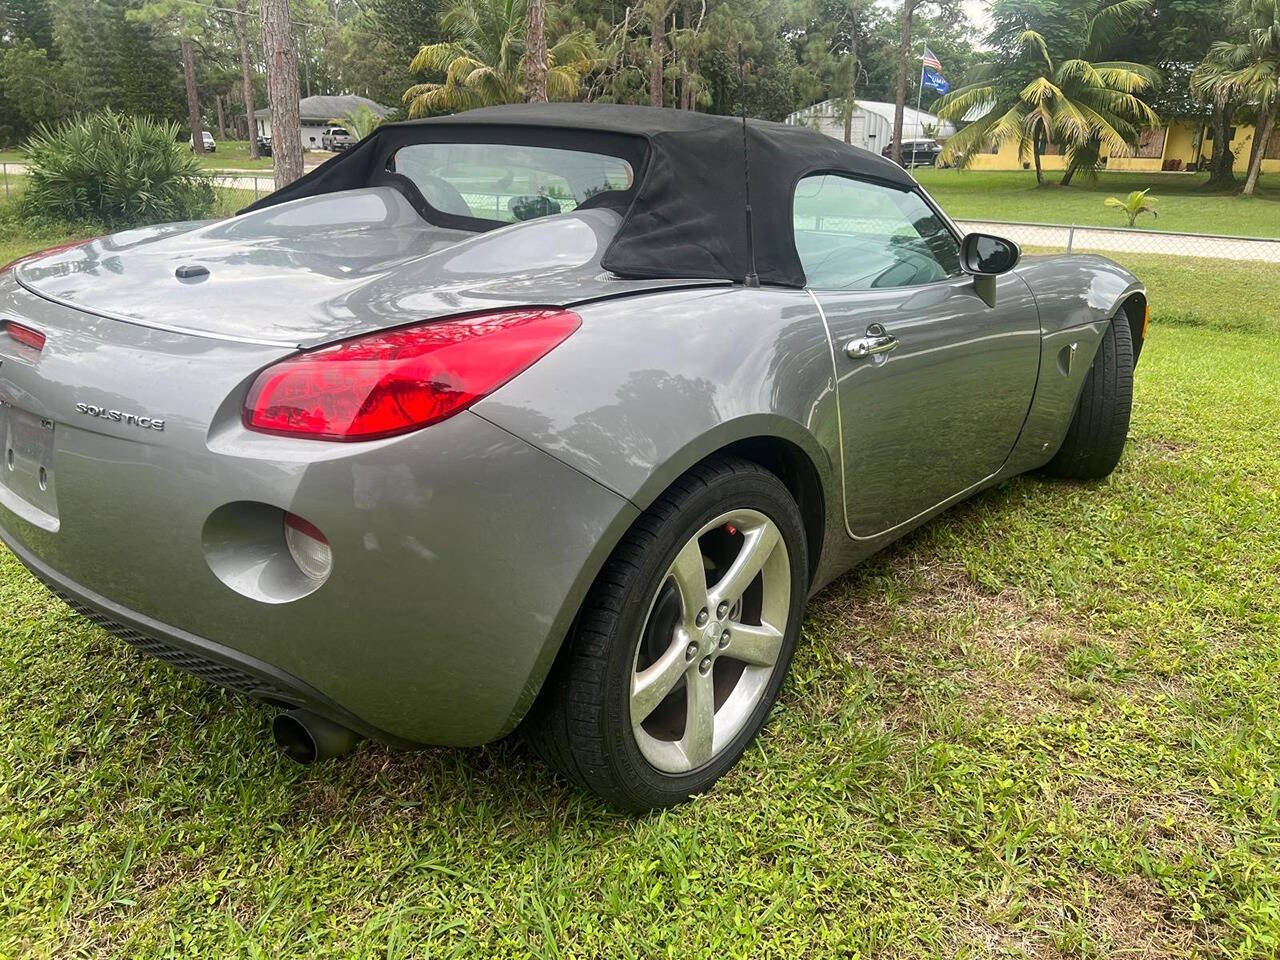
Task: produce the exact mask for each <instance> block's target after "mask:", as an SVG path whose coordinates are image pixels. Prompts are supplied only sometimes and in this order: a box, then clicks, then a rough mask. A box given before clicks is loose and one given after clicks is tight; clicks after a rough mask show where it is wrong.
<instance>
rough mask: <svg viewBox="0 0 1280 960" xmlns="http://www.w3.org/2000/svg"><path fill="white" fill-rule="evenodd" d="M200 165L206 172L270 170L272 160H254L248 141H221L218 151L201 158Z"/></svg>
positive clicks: (261, 158) (268, 158)
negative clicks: (250, 154)
mask: <svg viewBox="0 0 1280 960" xmlns="http://www.w3.org/2000/svg"><path fill="white" fill-rule="evenodd" d="M200 165H201V166H202V167H204V168H205V169H206V170H270V169H271V158H270V157H258V158H257V159H256V160H255V159H252V158H251V157H250V156H249V141H248V140H219V141H218V149H217V151H215V152H214V153H206V154H205V155H204V156H202V157H200Z"/></svg>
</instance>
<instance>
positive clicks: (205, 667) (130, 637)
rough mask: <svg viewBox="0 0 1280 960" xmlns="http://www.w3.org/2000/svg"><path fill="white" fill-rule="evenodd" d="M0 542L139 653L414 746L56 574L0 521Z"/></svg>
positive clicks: (256, 665) (287, 679)
mask: <svg viewBox="0 0 1280 960" xmlns="http://www.w3.org/2000/svg"><path fill="white" fill-rule="evenodd" d="M0 543H3V544H4V545H5V546H7V547H8V548H9V549H10V550H12V551H13V554H14V556H16V557H17V558H18V560H20V561H21V562H22V565H23V566H25V567H26V568H27V569H28V570H29V571H31V574H32V576H34V577H35V578H36V579H37V580H39V581H40V582H41V583H43V584H44V585H45V586H46V587H48V588H49V590H50V591H51V592H52V593H54V594H55V595H56V596H57V597H58V598H59V599H61V600H62V601H63V602H64V603H66V604H67V606H69V607H71V609H73V610H74V611H76V613H78V614H80V615H81V616H82V617H84V618H85V619H86V620H89V621H90V622H91V623H94V624H95V625H97V626H98V627H101V628H102V629H103V630H105V631H106V632H107V633H110V634H111V635H112V636H114V637H116V638H118V639H120V640H123V641H124V642H125V643H127V644H129V645H130V646H132V647H134V648H135V649H137V650H138V651H139V652H140V653H143V654H145V655H147V656H149V657H154V658H155V659H157V660H162V661H164V662H165V663H167V664H168V665H169V666H171V667H174V668H175V669H178V670H182V671H183V672H184V673H189V674H191V675H193V676H196V677H199V678H200V679H201V680H205V681H207V682H209V683H212V684H214V685H216V686H219V687H222V688H223V689H225V690H230V691H232V692H233V693H239V694H243V695H244V696H247V697H252V698H254V699H256V700H263V701H265V702H267V703H271V704H274V705H275V706H278V707H281V708H289V707H305V708H306V709H308V710H310V711H311V712H312V713H315V714H318V715H319V716H322V717H326V718H328V719H330V720H332V721H334V722H335V723H339V724H341V725H342V726H344V727H348V728H350V729H352V730H355V731H357V732H358V733H360V734H362V735H363V736H365V737H368V738H370V739H373V740H380V741H382V742H383V743H387V744H390V745H392V746H397V747H410V746H413V744H412V742H411V741H407V740H402V739H401V738H399V737H397V736H395V735H393V734H390V733H387V732H386V731H385V730H379V729H378V728H376V727H373V726H370V725H369V724H367V723H365V722H364V721H363V720H361V719H360V718H359V717H357V716H356V715H355V714H353V713H351V712H350V711H349V710H346V709H344V708H343V707H341V706H340V705H338V704H336V703H334V702H333V701H332V700H330V699H329V698H328V697H326V696H325V695H324V694H322V693H321V692H320V691H318V690H316V689H315V688H314V687H311V686H308V685H307V684H306V683H304V682H303V681H301V680H299V679H298V678H297V677H295V676H292V675H291V674H288V673H285V672H284V671H283V670H279V669H277V668H276V667H273V666H272V665H271V664H269V663H266V662H264V661H262V660H259V659H257V658H256V657H252V656H249V655H248V654H246V653H242V652H241V651H239V650H235V649H233V648H232V647H228V646H226V645H224V644H221V643H215V642H214V641H212V640H208V639H206V638H205V637H198V636H196V635H195V634H192V633H188V632H186V631H185V630H180V629H179V628H177V627H174V626H171V625H169V624H166V623H161V622H160V621H159V620H155V619H153V618H151V617H148V616H145V615H143V614H141V613H138V612H136V611H134V610H126V609H125V608H124V607H122V606H120V605H119V604H117V603H113V602H112V601H110V600H108V599H107V598H106V597H104V596H102V595H101V594H97V593H94V592H93V591H92V590H88V589H86V588H85V587H83V586H81V585H80V584H78V583H74V582H72V581H70V580H68V579H67V578H66V577H63V576H60V575H59V574H58V573H56V572H55V571H54V570H52V569H51V568H50V567H49V566H47V565H46V564H44V563H41V562H40V560H38V559H37V558H36V557H35V556H34V555H33V554H32V553H31V552H30V551H29V550H26V549H25V548H23V547H22V545H21V544H19V543H17V542H16V541H14V540H13V539H11V538H10V537H9V536H8V535H7V534H6V533H5V531H4V528H3V527H0Z"/></svg>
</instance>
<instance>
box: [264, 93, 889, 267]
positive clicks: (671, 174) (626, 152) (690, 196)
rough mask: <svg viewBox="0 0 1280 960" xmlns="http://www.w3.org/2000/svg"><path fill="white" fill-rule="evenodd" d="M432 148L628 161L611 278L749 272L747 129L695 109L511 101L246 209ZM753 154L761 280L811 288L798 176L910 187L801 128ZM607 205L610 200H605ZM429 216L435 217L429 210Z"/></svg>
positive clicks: (351, 155)
mask: <svg viewBox="0 0 1280 960" xmlns="http://www.w3.org/2000/svg"><path fill="white" fill-rule="evenodd" d="M436 140H452V141H464V142H491V143H521V144H525V145H533V146H550V147H562V148H573V147H578V148H580V149H584V150H594V151H598V152H608V153H613V154H615V155H618V156H621V157H623V158H625V159H627V160H629V161H631V162H632V166H633V168H634V169H635V170H636V171H637V174H636V183H635V185H634V187H633V188H632V189H630V190H628V191H626V192H625V193H624V194H621V195H619V197H618V198H615V201H614V202H617V201H618V200H619V199H620V201H621V203H622V206H621V208H620V210H621V212H622V214H623V222H622V224H621V226H620V227H619V228H618V232H617V234H616V236H615V237H614V240H613V242H612V243H611V244H610V245H609V249H608V250H607V251H606V252H605V255H604V259H603V266H604V267H605V268H606V269H607V270H610V271H611V272H613V273H616V274H618V275H619V276H623V277H633V278H640V279H662V278H666V277H697V278H705V279H717V280H719V279H723V280H736V281H741V280H742V279H743V278H744V277H745V276H746V275H747V274H748V273H749V272H750V256H749V249H748V244H747V239H746V219H745V212H744V211H745V206H746V198H745V190H744V176H743V147H742V121H741V120H740V119H738V118H736V117H723V116H713V115H711V114H705V113H695V112H692V111H688V110H668V109H663V108H660V107H638V106H625V105H619V104H600V103H542V104H511V105H508V106H501V107H485V108H482V109H479V110H469V111H467V112H465V113H459V114H454V115H453V116H448V117H434V118H431V119H428V120H412V121H408V122H405V123H392V124H386V125H384V126H381V127H379V128H378V129H377V130H375V131H374V132H373V133H371V134H370V135H369V136H368V137H366V138H365V139H364V140H362V141H360V143H358V144H357V145H355V146H354V147H351V148H350V149H348V150H347V152H346V153H344V154H342V155H341V156H338V157H335V158H333V159H332V160H330V161H328V162H327V163H325V164H323V165H321V166H320V167H318V168H316V169H315V170H313V171H311V173H309V174H307V175H306V176H304V177H302V178H300V179H298V180H296V181H294V182H293V183H291V184H290V185H289V186H287V187H284V188H282V189H280V190H277V191H276V192H275V193H272V194H269V195H268V196H266V197H263V198H262V199H261V200H259V201H258V202H257V203H255V204H253V206H251V207H249V208H247V209H249V210H256V209H259V208H262V207H268V206H271V205H273V204H277V203H283V202H285V201H286V200H296V199H298V198H300V197H308V196H315V195H318V194H323V193H331V192H333V191H336V190H350V189H354V188H357V187H365V186H373V185H377V184H381V183H392V184H395V181H396V180H398V179H401V178H397V177H395V175H393V174H388V173H387V159H388V158H389V157H390V156H391V155H392V154H393V153H394V152H395V151H396V150H397V149H399V148H400V147H402V146H405V145H407V144H412V143H424V142H431V141H436ZM747 150H748V153H749V166H750V171H751V206H752V213H753V221H754V229H753V231H752V232H753V234H754V237H755V261H756V272H757V273H758V275H759V277H760V280H761V282H762V283H773V284H780V285H783V286H789V287H803V286H804V284H805V276H804V269H803V268H802V267H801V265H800V258H799V256H798V255H797V254H796V248H795V240H794V235H793V229H792V217H791V202H792V195H793V193H794V190H795V185H796V183H797V182H798V181H799V180H800V179H801V178H802V177H805V176H808V175H810V174H814V173H842V174H850V175H854V176H859V177H864V178H871V179H874V180H879V181H881V182H883V183H887V184H892V185H896V186H899V187H901V188H903V189H913V188H914V187H915V181H914V180H912V179H911V177H910V176H909V175H908V174H907V173H906V171H904V170H903V169H902V168H901V167H899V166H898V165H897V164H895V163H893V162H892V161H890V160H887V159H885V158H884V157H879V156H876V155H875V154H873V153H869V152H868V151H866V150H860V149H858V148H856V147H850V146H848V145H847V144H844V143H841V142H840V141H838V140H834V139H832V138H831V137H828V136H825V135H823V134H821V133H818V132H816V131H814V130H809V129H806V128H805V127H798V126H788V125H786V124H781V123H772V122H769V121H765V120H748V121H747ZM395 185H398V186H402V187H403V184H395ZM600 202H601V203H602V204H608V203H609V202H610V201H609V200H608V199H604V198H601V200H600ZM423 212H424V214H425V215H427V216H428V218H429V219H433V220H434V219H437V216H435V215H433V211H432V210H430V209H427V210H424V211H423ZM435 213H438V211H437V212H435ZM439 219H443V220H447V219H448V217H447V216H441V217H439ZM492 226H495V224H492V223H488V224H485V225H484V227H480V228H481V229H483V228H485V227H492Z"/></svg>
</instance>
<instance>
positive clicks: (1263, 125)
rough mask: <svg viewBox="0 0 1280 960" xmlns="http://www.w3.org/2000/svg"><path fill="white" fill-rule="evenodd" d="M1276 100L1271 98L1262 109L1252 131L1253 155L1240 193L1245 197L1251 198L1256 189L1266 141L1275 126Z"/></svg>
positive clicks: (1265, 149) (1264, 154) (1265, 150)
mask: <svg viewBox="0 0 1280 960" xmlns="http://www.w3.org/2000/svg"><path fill="white" fill-rule="evenodd" d="M1277 105H1278V104H1277V102H1276V98H1275V97H1272V98H1271V102H1270V103H1268V104H1266V105H1265V106H1264V107H1263V108H1262V113H1261V114H1260V115H1259V117H1258V125H1257V126H1256V127H1254V130H1253V140H1254V143H1253V146H1254V150H1253V155H1252V156H1251V157H1250V158H1249V173H1248V175H1247V176H1246V177H1245V178H1244V189H1243V190H1242V191H1240V192H1241V194H1243V195H1244V196H1246V197H1251V196H1253V191H1254V190H1256V189H1257V187H1258V175H1259V174H1260V173H1261V172H1262V158H1263V157H1264V156H1266V153H1267V141H1268V140H1270V139H1271V131H1272V130H1273V129H1275V125H1276V107H1277Z"/></svg>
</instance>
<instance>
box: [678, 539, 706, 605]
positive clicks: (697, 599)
mask: <svg viewBox="0 0 1280 960" xmlns="http://www.w3.org/2000/svg"><path fill="white" fill-rule="evenodd" d="M671 577H672V579H673V580H675V582H676V589H678V590H679V591H680V602H681V603H683V604H684V619H685V622H686V623H688V624H690V625H692V624H693V619H694V617H696V616H697V615H698V613H699V612H700V611H702V610H703V609H706V608H707V607H708V600H707V568H706V565H705V564H704V563H703V562H702V548H701V547H699V546H698V539H697V538H696V537H695V538H694V539H692V540H690V541H689V542H688V543H686V544H685V545H684V549H683V550H681V551H680V552H679V553H678V554H676V559H675V562H674V563H672V564H671Z"/></svg>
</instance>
